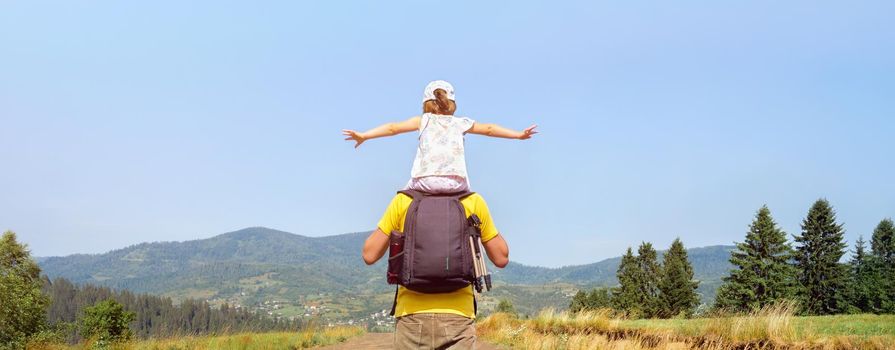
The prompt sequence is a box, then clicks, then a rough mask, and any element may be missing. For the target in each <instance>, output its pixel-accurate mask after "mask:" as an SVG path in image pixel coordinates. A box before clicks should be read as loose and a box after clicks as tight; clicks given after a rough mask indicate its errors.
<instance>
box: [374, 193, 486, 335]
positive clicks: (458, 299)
mask: <svg viewBox="0 0 895 350" xmlns="http://www.w3.org/2000/svg"><path fill="white" fill-rule="evenodd" d="M412 201H413V199H412V198H410V196H407V195H405V194H402V193H399V194H397V195H395V198H392V202H391V203H389V205H388V209H386V210H385V214H383V215H382V219H381V220H379V230H381V231H382V232H385V234H386V235H389V234H391V232H392V231H403V230H404V216H405V214H407V208H409V207H410V202H412ZM460 203H461V204H463V208H465V209H466V217H469V216H470V215H472V214H475V215H476V216H478V217H479V219H481V220H482V226H481V228H482V242H487V241H489V240H491V239H492V238H494V237H497V233H498V232H497V227H495V226H494V221H493V220H491V212H489V211H488V205H487V204H486V203H485V199H484V198H482V196H480V195H479V194H478V193H474V194H472V195H470V196H468V197H466V198H463V199H461V200H460ZM473 298H474V296H473V294H472V286H469V287H466V288H461V289H459V290H456V291H453V292H448V293H419V292H414V291H412V290H409V289H406V288H404V287H403V286H398V304H397V306H396V307H395V317H401V316H407V315H411V314H418V313H440V314H456V315H460V316H466V317H469V318H475V311H474V309H473Z"/></svg>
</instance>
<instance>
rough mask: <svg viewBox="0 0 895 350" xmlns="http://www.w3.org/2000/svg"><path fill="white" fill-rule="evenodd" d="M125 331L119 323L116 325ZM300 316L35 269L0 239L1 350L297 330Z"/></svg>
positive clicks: (23, 251)
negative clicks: (78, 280)
mask: <svg viewBox="0 0 895 350" xmlns="http://www.w3.org/2000/svg"><path fill="white" fill-rule="evenodd" d="M122 321H124V322H123V324H124V325H125V326H126V328H127V329H121V328H122V327H121V323H122ZM302 326H303V324H302V323H301V321H299V320H294V321H290V320H286V319H274V318H271V317H267V315H264V314H261V313H256V312H252V311H249V310H247V308H244V307H242V308H240V307H231V306H230V305H228V304H223V305H221V306H220V307H212V306H211V305H209V304H208V303H207V302H206V301H204V300H196V299H185V300H183V301H181V302H180V303H179V304H175V303H174V301H173V300H172V299H171V298H169V297H161V296H155V295H150V294H137V293H133V292H130V291H127V290H113V289H111V288H108V287H100V286H95V285H90V284H83V285H76V284H73V283H71V282H70V281H68V280H66V279H64V278H56V279H54V280H52V281H51V280H50V279H49V278H47V276H46V275H43V276H42V275H40V268H39V267H38V265H37V263H36V262H34V260H33V259H31V256H30V253H29V252H28V250H27V248H26V246H25V245H24V244H21V243H19V242H17V240H16V235H15V233H13V232H11V231H7V232H6V233H4V234H3V236H2V238H0V349H22V348H24V347H25V345H26V344H27V342H28V341H34V340H38V341H44V340H51V341H67V342H78V341H80V340H82V339H83V338H86V337H90V336H94V335H100V336H103V335H106V336H111V337H112V338H116V337H120V338H122V339H126V338H129V337H130V336H131V335H133V336H136V337H139V338H149V337H154V338H159V337H171V336H181V335H203V334H222V333H231V332H242V331H252V332H263V331H274V330H298V329H300V328H302Z"/></svg>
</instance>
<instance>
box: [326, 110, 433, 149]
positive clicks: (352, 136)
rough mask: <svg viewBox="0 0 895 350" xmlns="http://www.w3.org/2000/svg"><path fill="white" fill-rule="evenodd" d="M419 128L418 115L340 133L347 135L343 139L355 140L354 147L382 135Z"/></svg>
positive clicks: (401, 132)
mask: <svg viewBox="0 0 895 350" xmlns="http://www.w3.org/2000/svg"><path fill="white" fill-rule="evenodd" d="M419 128H420V117H411V118H410V119H407V120H405V121H402V122H394V123H386V124H382V125H380V126H377V127H375V128H372V129H370V130H367V131H365V132H358V131H355V130H348V129H345V130H342V135H344V136H348V137H346V138H345V140H346V141H347V140H353V141H354V142H355V144H354V148H357V147H359V146H360V144H362V143H364V141H367V140H369V139H375V138H378V137H383V136H395V135H397V134H403V133H405V132H411V131H414V130H417V129H419Z"/></svg>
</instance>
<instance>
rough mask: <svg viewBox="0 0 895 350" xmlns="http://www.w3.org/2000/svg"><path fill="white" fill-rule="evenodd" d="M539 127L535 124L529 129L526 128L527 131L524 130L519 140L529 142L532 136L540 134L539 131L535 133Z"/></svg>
mask: <svg viewBox="0 0 895 350" xmlns="http://www.w3.org/2000/svg"><path fill="white" fill-rule="evenodd" d="M537 127H538V125H537V124H535V125H532V126H529V127H527V128H525V130H522V133H520V135H519V139H520V140H528V139H530V138H531V136H532V135H534V134H537V133H538V132H537V131H535V128H537Z"/></svg>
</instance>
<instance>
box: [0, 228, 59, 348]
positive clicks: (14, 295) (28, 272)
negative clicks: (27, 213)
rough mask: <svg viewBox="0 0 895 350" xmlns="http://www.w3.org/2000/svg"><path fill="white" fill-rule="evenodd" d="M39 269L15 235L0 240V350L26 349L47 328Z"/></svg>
mask: <svg viewBox="0 0 895 350" xmlns="http://www.w3.org/2000/svg"><path fill="white" fill-rule="evenodd" d="M41 284H42V280H41V278H40V268H39V267H38V266H37V263H35V262H34V260H31V254H30V253H29V252H28V249H27V247H26V246H25V245H24V244H20V243H18V242H17V241H16V234H15V233H13V232H12V231H6V232H5V233H3V237H2V238H0V349H23V348H24V347H25V343H26V342H27V340H28V337H30V336H32V335H34V334H36V333H37V332H39V331H41V330H42V329H44V327H45V326H46V309H47V305H48V304H49V302H50V301H49V298H47V296H46V295H44V294H43V293H42V292H41Z"/></svg>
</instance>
